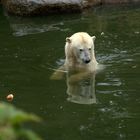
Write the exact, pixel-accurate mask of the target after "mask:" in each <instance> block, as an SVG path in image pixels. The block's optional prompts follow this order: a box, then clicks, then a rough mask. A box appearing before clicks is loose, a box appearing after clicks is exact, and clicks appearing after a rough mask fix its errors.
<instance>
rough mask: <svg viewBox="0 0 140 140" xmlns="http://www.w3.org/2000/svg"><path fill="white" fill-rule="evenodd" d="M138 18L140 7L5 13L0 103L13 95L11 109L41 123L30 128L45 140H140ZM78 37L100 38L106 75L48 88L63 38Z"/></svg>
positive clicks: (98, 55) (1, 33) (99, 56)
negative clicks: (43, 13)
mask: <svg viewBox="0 0 140 140" xmlns="http://www.w3.org/2000/svg"><path fill="white" fill-rule="evenodd" d="M139 15H140V8H139V6H137V7H133V6H128V7H125V6H123V8H114V7H100V8H95V9H93V10H89V11H86V12H84V13H82V14H80V15H77V14H76V15H74V14H72V15H60V16H54V15H53V16H49V17H36V18H35V17H34V18H21V17H20V18H19V17H11V16H10V17H5V16H4V15H3V14H2V9H1V13H0V19H1V20H0V27H1V28H0V43H1V44H0V68H1V69H0V93H1V97H0V99H1V100H5V96H6V95H7V93H9V92H10V93H11V92H12V93H14V95H15V99H14V101H13V104H15V105H16V106H18V107H20V108H22V109H25V110H26V111H29V112H34V113H36V114H37V115H39V116H41V117H42V118H44V123H43V124H40V125H39V126H36V125H35V126H32V125H31V126H30V127H34V128H35V129H36V131H37V132H39V133H40V134H41V135H42V137H43V138H44V139H45V140H56V139H57V140H71V139H73V140H91V139H96V140H139V138H140V134H139V130H140V123H139V122H140V117H139V116H140V113H139V110H140V96H139V90H140V86H139V85H140V67H139V64H140V59H139V58H140V47H139V44H140V41H139V38H140V24H139V23H140V16H139ZM77 31H86V32H88V33H89V34H90V35H96V37H97V39H96V42H95V51H96V58H97V61H98V62H99V63H101V64H103V65H105V66H106V68H105V69H104V70H103V71H102V72H101V73H98V74H97V75H96V78H95V76H93V77H91V78H88V79H87V80H83V81H82V82H80V81H79V82H76V84H75V83H73V82H71V81H70V75H67V77H66V78H67V80H66V79H64V80H61V81H53V80H50V75H51V74H52V73H53V71H52V70H50V68H54V69H55V68H58V67H59V65H61V62H60V61H61V60H63V58H64V41H65V38H66V37H67V36H69V35H71V34H73V33H75V32H77ZM59 60H60V61H59ZM95 79H96V80H95ZM65 80H66V81H65ZM79 91H80V96H79V94H78V95H77V94H76V93H79ZM85 91H86V93H87V91H88V93H89V94H85ZM66 92H67V94H66ZM91 93H92V94H91ZM83 97H84V99H83ZM67 98H68V100H69V101H71V102H78V103H80V104H75V103H71V102H69V101H67V100H66V99H67ZM85 100H86V101H85ZM85 102H86V105H83V104H81V103H85ZM94 102H96V104H90V103H94ZM87 103H88V105H87Z"/></svg>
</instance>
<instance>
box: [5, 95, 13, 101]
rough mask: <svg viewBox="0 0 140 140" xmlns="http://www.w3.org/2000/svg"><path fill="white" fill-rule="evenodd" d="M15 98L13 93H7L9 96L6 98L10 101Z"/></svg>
mask: <svg viewBox="0 0 140 140" xmlns="http://www.w3.org/2000/svg"><path fill="white" fill-rule="evenodd" d="M13 98H14V95H13V94H9V95H7V97H6V99H7V100H8V101H12V100H13Z"/></svg>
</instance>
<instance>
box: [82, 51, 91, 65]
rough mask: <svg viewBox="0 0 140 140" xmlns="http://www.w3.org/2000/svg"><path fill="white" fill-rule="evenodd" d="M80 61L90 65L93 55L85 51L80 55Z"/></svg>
mask: <svg viewBox="0 0 140 140" xmlns="http://www.w3.org/2000/svg"><path fill="white" fill-rule="evenodd" d="M80 59H81V60H82V62H83V63H85V64H88V63H89V62H90V61H91V54H90V52H89V50H88V49H83V50H82V51H81V53H80Z"/></svg>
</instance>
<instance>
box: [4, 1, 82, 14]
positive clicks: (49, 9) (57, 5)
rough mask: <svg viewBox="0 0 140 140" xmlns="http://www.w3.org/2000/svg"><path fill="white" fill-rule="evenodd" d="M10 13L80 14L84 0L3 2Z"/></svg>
mask: <svg viewBox="0 0 140 140" xmlns="http://www.w3.org/2000/svg"><path fill="white" fill-rule="evenodd" d="M2 3H3V5H4V7H5V8H6V10H7V11H8V13H11V14H15V15H22V16H23V15H28V16H29V15H46V14H48V13H57V12H80V11H81V9H82V0H2Z"/></svg>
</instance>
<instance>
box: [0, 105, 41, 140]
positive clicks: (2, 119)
mask: <svg viewBox="0 0 140 140" xmlns="http://www.w3.org/2000/svg"><path fill="white" fill-rule="evenodd" d="M28 121H34V122H40V121H41V119H40V118H39V117H37V116H36V115H33V114H28V113H26V112H23V111H21V110H19V109H17V108H15V107H14V106H12V105H10V104H7V103H0V140H19V139H24V140H41V138H40V137H39V136H38V135H36V134H35V133H34V132H33V131H31V130H28V129H26V128H24V127H23V123H25V122H28Z"/></svg>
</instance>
